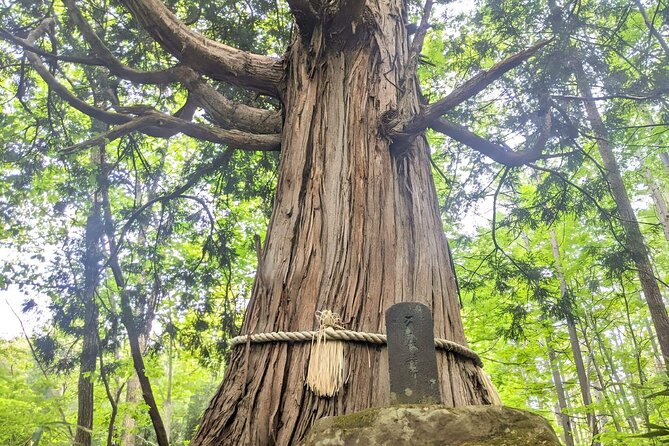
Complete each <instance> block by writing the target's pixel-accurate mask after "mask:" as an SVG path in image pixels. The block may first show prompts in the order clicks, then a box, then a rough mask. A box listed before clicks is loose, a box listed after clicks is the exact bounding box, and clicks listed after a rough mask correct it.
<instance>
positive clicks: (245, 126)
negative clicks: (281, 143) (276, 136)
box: [179, 69, 281, 133]
mask: <svg viewBox="0 0 669 446" xmlns="http://www.w3.org/2000/svg"><path fill="white" fill-rule="evenodd" d="M179 80H180V81H181V82H182V83H183V84H184V85H185V86H186V88H188V90H189V91H190V92H191V93H192V94H193V95H194V96H195V97H196V98H197V101H198V103H199V104H200V106H202V108H204V109H205V111H206V112H207V113H209V115H210V116H211V118H212V119H213V120H214V122H215V123H216V124H218V125H220V126H222V127H224V128H235V129H239V130H242V131H247V132H251V133H281V112H280V111H278V110H263V109H260V108H255V107H250V106H248V105H244V104H241V103H239V102H235V101H231V100H230V99H228V98H227V97H225V95H223V94H222V93H220V92H219V91H218V90H216V89H215V88H213V87H212V86H210V85H208V84H207V82H205V81H204V80H203V79H202V78H200V76H198V75H197V73H195V72H194V71H193V70H190V69H187V71H185V72H184V73H183V74H181V75H180V76H179Z"/></svg>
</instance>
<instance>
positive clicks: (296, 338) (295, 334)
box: [230, 327, 483, 367]
mask: <svg viewBox="0 0 669 446" xmlns="http://www.w3.org/2000/svg"><path fill="white" fill-rule="evenodd" d="M319 333H321V335H322V336H324V337H325V338H326V339H327V340H333V341H346V342H361V343H365V344H373V345H386V343H387V338H386V335H383V334H378V333H365V332H361V331H352V330H343V329H335V328H333V327H327V328H325V329H323V330H319V331H273V332H270V333H257V334H251V335H242V336H236V337H234V338H232V340H231V341H230V347H231V348H233V347H237V346H238V345H243V344H246V343H247V342H250V343H252V344H263V343H267V342H311V341H312V340H314V339H315V338H316V337H317V336H318V335H319ZM434 346H435V347H436V348H437V349H438V350H444V351H447V352H451V353H454V354H456V355H458V356H462V357H463V358H466V359H469V360H471V361H472V362H474V363H475V364H476V365H477V366H479V367H483V361H481V358H480V357H479V355H477V354H476V352H474V351H473V350H471V349H469V348H467V347H465V346H464V345H460V344H458V343H456V342H453V341H449V340H448V339H442V338H434Z"/></svg>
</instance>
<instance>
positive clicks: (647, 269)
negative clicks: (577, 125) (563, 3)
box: [572, 63, 669, 364]
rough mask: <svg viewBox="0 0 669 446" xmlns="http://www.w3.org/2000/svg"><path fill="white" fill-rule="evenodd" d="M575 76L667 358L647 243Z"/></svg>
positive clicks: (666, 322) (667, 331)
mask: <svg viewBox="0 0 669 446" xmlns="http://www.w3.org/2000/svg"><path fill="white" fill-rule="evenodd" d="M572 65H573V67H574V72H575V74H576V81H577V83H578V88H579V90H580V91H581V95H582V96H584V97H585V98H586V100H585V101H584V104H585V110H586V113H587V116H588V120H589V121H590V126H591V128H592V132H593V134H594V136H595V137H596V138H597V147H598V149H599V154H600V156H601V157H602V161H603V162H604V168H605V169H606V180H607V181H608V183H609V185H610V187H611V193H612V194H613V198H614V200H615V202H616V205H617V206H618V214H619V215H620V219H621V224H622V226H623V229H624V230H625V245H626V247H627V249H628V250H629V251H630V254H631V256H632V259H633V260H634V263H635V264H636V268H637V271H638V273H639V280H640V282H641V287H642V288H643V294H644V297H645V298H646V302H647V303H648V308H649V309H650V314H651V318H652V320H653V325H654V326H655V331H656V333H657V337H658V341H659V344H660V350H661V351H662V355H663V356H664V358H665V364H666V363H667V361H666V358H667V357H668V356H669V317H668V316H667V309H666V308H665V306H664V302H663V300H662V294H661V293H660V288H659V286H658V284H657V280H656V279H655V275H654V271H653V266H652V264H651V262H650V257H649V254H648V249H647V247H646V242H645V241H644V238H643V235H642V234H641V230H640V229H639V223H638V221H637V219H636V215H635V214H634V210H633V209H632V205H631V204H630V199H629V197H628V195H627V190H626V189H625V184H624V183H623V178H622V175H621V174H620V169H619V168H618V163H617V162H616V159H615V156H614V154H613V149H612V147H611V143H610V142H609V135H608V132H607V130H606V127H605V126H604V123H603V122H602V117H601V115H600V114H599V110H597V106H596V104H595V101H593V100H592V99H591V98H592V93H591V91H590V86H589V84H588V82H587V79H586V75H585V72H584V71H583V67H582V66H581V65H579V64H578V63H573V64H572Z"/></svg>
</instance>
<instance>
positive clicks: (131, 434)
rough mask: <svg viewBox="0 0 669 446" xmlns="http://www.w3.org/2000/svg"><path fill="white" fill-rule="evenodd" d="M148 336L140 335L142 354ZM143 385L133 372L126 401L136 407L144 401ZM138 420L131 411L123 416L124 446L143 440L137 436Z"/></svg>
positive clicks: (144, 350) (126, 392) (127, 389)
mask: <svg viewBox="0 0 669 446" xmlns="http://www.w3.org/2000/svg"><path fill="white" fill-rule="evenodd" d="M146 340H147V336H145V335H144V333H140V335H139V348H140V351H141V352H142V354H144V353H145V352H146ZM142 399H143V398H142V386H141V385H140V383H139V378H138V377H137V373H133V374H132V376H131V377H130V379H128V384H127V385H126V388H125V402H126V403H129V405H130V407H135V406H136V405H137V404H139V403H140V402H141V401H142ZM136 430H137V422H136V421H135V419H134V418H133V416H132V414H131V413H126V414H125V416H124V417H123V435H122V436H121V443H122V444H123V446H135V444H136V443H137V441H138V440H139V441H140V442H141V440H140V439H139V438H138V437H137V432H136Z"/></svg>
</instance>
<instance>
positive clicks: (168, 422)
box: [163, 334, 174, 440]
mask: <svg viewBox="0 0 669 446" xmlns="http://www.w3.org/2000/svg"><path fill="white" fill-rule="evenodd" d="M173 354H174V339H173V338H172V335H171V334H170V343H169V347H168V350H167V395H165V403H164V404H163V412H164V413H165V431H166V432H167V439H168V440H170V439H171V438H172V436H171V432H172V374H173V372H174V369H173V368H174V363H173Z"/></svg>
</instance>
